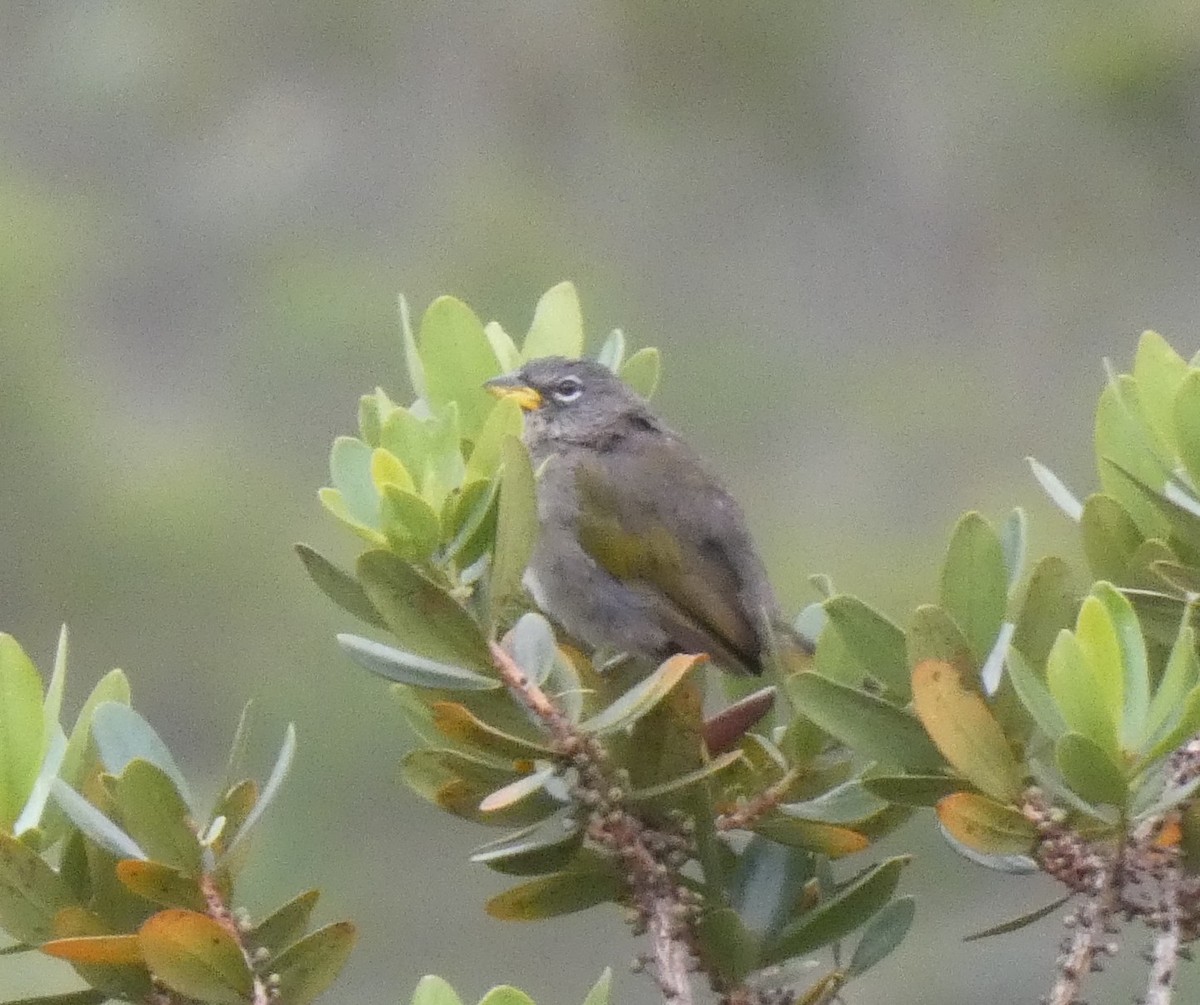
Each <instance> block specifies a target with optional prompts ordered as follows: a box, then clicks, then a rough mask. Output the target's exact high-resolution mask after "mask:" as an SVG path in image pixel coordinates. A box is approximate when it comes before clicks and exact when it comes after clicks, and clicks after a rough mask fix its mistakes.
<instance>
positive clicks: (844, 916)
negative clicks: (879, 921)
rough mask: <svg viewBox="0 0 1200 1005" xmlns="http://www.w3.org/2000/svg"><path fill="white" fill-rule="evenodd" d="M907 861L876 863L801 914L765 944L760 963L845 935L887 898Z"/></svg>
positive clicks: (776, 960)
mask: <svg viewBox="0 0 1200 1005" xmlns="http://www.w3.org/2000/svg"><path fill="white" fill-rule="evenodd" d="M908 861H909V860H908V857H907V856H904V857H897V858H890V859H887V860H886V861H884V862H880V863H879V864H878V865H876V866H874V867H873V868H871V869H869V870H867V872H866V873H864V874H863V875H862V876H861V877H860V878H859V879H857V880H855V881H854V882H853V883H851V884H850V885H849V886H847V887H845V888H844V889H843V890H841V891H839V892H838V893H836V894H834V895H833V896H832V897H831V898H830V899H829V900H826V901H824V902H823V903H821V904H819V905H818V906H817V907H815V908H813V909H812V910H811V911H807V912H806V913H804V914H802V915H801V916H800V917H799V918H797V919H796V920H795V921H794V922H792V924H791V925H789V926H788V927H787V928H785V929H784V930H783V931H782V932H780V933H779V935H778V936H777V937H776V938H775V939H773V940H772V941H771V942H770V943H769V944H768V945H767V947H766V949H765V951H764V952H763V954H762V959H761V961H760V962H761V963H762V964H767V965H769V964H772V963H782V962H783V961H784V960H787V959H791V958H792V957H793V956H802V955H804V954H805V953H811V952H812V951H813V950H814V949H820V948H821V947H822V946H827V945H829V943H831V942H836V941H837V940H838V939H840V938H842V937H843V936H846V935H849V934H850V933H851V932H852V931H854V929H856V928H858V927H859V926H860V925H862V924H864V923H865V922H866V921H868V920H869V919H870V918H871V917H872V916H874V915H875V914H877V913H878V912H879V911H881V910H882V909H883V907H884V905H886V904H887V902H888V901H889V900H890V899H891V897H892V894H893V892H895V889H896V884H897V883H899V882H900V872H901V870H902V869H903V868H904V866H905V865H906V864H907V863H908Z"/></svg>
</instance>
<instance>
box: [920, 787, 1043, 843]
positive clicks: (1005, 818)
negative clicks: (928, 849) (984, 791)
mask: <svg viewBox="0 0 1200 1005" xmlns="http://www.w3.org/2000/svg"><path fill="white" fill-rule="evenodd" d="M937 815H938V820H939V821H940V822H941V825H942V826H943V827H945V828H946V830H947V831H948V832H949V833H950V835H951V837H953V838H955V839H956V840H958V841H960V842H962V843H963V844H965V845H966V846H967V847H968V848H973V849H974V850H975V851H978V852H982V853H983V854H985V855H1027V854H1029V852H1030V850H1031V849H1032V848H1033V841H1034V838H1035V836H1036V832H1035V830H1034V827H1033V824H1032V823H1030V822H1029V821H1028V820H1026V819H1025V817H1023V816H1022V815H1021V813H1020V812H1019V811H1018V810H1015V809H1013V808H1012V807H1011V806H1002V805H1001V804H1000V803H997V802H995V801H993V800H991V799H988V798H987V797H986V796H981V795H977V794H976V793H974V792H956V793H954V794H953V795H950V796H946V798H945V799H943V800H941V801H940V802H939V803H938V804H937Z"/></svg>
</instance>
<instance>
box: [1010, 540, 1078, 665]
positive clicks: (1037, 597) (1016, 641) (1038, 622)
mask: <svg viewBox="0 0 1200 1005" xmlns="http://www.w3.org/2000/svg"><path fill="white" fill-rule="evenodd" d="M1078 607H1079V603H1078V600H1077V599H1076V595H1075V589H1074V587H1073V586H1072V584H1071V569H1070V566H1068V565H1067V563H1066V562H1064V561H1063V560H1062V559H1061V558H1058V557H1056V556H1053V555H1051V556H1047V557H1046V558H1043V559H1042V560H1041V561H1040V562H1038V563H1037V565H1035V566H1034V569H1033V573H1032V575H1031V576H1030V577H1029V588H1028V589H1027V590H1026V591H1025V601H1024V603H1022V605H1021V613H1020V615H1019V616H1018V618H1017V622H1016V630H1015V631H1014V633H1013V639H1012V644H1013V646H1014V647H1015V648H1017V649H1019V650H1020V651H1021V654H1022V655H1023V656H1024V657H1025V658H1026V659H1027V660H1028V661H1029V663H1030V664H1031V665H1032V666H1035V667H1039V668H1040V667H1043V666H1045V664H1046V657H1047V656H1049V655H1050V649H1051V647H1052V646H1053V645H1054V640H1055V638H1056V637H1057V636H1058V633H1059V631H1061V630H1062V629H1063V628H1068V627H1070V626H1071V625H1072V624H1074V623H1075V614H1076V611H1077V610H1078Z"/></svg>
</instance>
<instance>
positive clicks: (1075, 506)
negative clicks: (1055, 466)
mask: <svg viewBox="0 0 1200 1005" xmlns="http://www.w3.org/2000/svg"><path fill="white" fill-rule="evenodd" d="M1025 460H1026V461H1027V462H1028V463H1029V468H1030V470H1031V471H1033V477H1034V478H1036V479H1037V480H1038V484H1039V485H1041V487H1042V489H1043V490H1044V491H1045V493H1046V495H1048V496H1049V497H1050V501H1051V502H1052V503H1054V505H1055V506H1057V507H1058V508H1059V509H1060V510H1062V511H1063V512H1064V513H1065V514H1066V515H1067V517H1068V518H1069V519H1071V520H1074V521H1075V522H1076V523H1078V522H1079V518H1080V516H1081V515H1082V513H1083V505H1082V504H1081V503H1080V502H1079V500H1078V499H1076V498H1075V494H1074V493H1073V492H1072V491H1071V490H1070V489H1069V488H1067V487H1066V486H1065V485H1064V484H1063V483H1062V480H1061V479H1060V478H1059V477H1058V475H1056V474H1055V473H1054V472H1053V471H1051V470H1050V469H1049V468H1048V467H1046V466H1045V465H1044V464H1042V463H1041V462H1039V461H1036V460H1034V459H1033V458H1032V457H1026V458H1025Z"/></svg>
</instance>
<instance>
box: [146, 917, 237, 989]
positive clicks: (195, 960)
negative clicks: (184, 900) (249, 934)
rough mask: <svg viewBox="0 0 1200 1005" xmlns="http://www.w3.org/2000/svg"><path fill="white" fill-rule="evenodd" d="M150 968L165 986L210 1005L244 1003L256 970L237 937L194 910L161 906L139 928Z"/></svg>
mask: <svg viewBox="0 0 1200 1005" xmlns="http://www.w3.org/2000/svg"><path fill="white" fill-rule="evenodd" d="M137 942H138V944H139V945H140V947H141V953H142V958H143V959H144V960H145V961H146V965H147V966H148V967H149V968H150V971H151V972H152V973H153V974H154V975H155V976H156V977H157V978H158V979H159V980H160V981H162V982H163V983H164V984H165V985H167V987H169V988H171V989H172V990H173V991H178V992H179V993H180V994H184V995H188V996H189V997H191V998H198V999H200V1000H201V1001H204V1002H209V1003H211V1005H245V1003H246V1001H247V1000H248V999H249V997H250V993H251V991H252V990H253V988H254V975H253V973H252V972H251V970H250V967H249V966H248V965H247V963H246V958H245V956H243V955H242V950H241V947H240V946H238V944H237V942H236V941H235V940H234V938H233V936H232V935H230V934H229V932H227V931H226V930H225V929H224V928H223V927H222V926H221V925H220V924H218V923H217V922H216V921H213V919H212V918H210V917H208V916H207V915H204V914H199V913H197V912H195V911H183V910H168V911H160V912H159V913H158V914H155V915H153V916H151V917H150V919H149V920H147V921H146V923H145V924H143V925H142V927H141V928H140V929H139V930H138V934H137Z"/></svg>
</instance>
